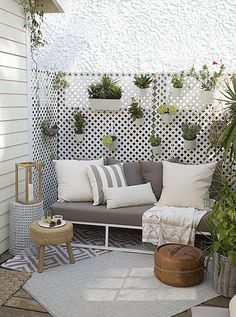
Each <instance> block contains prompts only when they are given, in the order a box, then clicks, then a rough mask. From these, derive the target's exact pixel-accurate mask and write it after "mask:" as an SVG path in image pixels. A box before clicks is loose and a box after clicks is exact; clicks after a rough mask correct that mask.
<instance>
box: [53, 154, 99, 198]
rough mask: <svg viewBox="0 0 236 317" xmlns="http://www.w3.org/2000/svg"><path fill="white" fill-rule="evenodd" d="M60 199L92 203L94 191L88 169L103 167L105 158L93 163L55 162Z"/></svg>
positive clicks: (92, 161) (76, 161) (75, 161)
mask: <svg viewBox="0 0 236 317" xmlns="http://www.w3.org/2000/svg"><path fill="white" fill-rule="evenodd" d="M53 162H54V164H55V169H56V174H57V182H58V199H59V200H61V201H92V200H93V196H92V190H91V186H90V182H89V179H88V176H87V170H86V167H87V166H89V165H90V164H93V165H103V158H101V159H99V160H91V161H78V160H55V161H53Z"/></svg>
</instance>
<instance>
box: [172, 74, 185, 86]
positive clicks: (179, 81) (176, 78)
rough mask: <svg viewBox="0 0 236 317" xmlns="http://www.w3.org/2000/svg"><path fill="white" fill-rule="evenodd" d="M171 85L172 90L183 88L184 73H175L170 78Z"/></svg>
mask: <svg viewBox="0 0 236 317" xmlns="http://www.w3.org/2000/svg"><path fill="white" fill-rule="evenodd" d="M171 83H172V86H173V87H174V88H183V85H184V71H182V72H180V73H175V74H173V75H172V77H171Z"/></svg>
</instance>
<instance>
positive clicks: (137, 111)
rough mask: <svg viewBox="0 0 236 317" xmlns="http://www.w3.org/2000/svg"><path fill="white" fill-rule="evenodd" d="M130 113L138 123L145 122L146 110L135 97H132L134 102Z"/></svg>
mask: <svg viewBox="0 0 236 317" xmlns="http://www.w3.org/2000/svg"><path fill="white" fill-rule="evenodd" d="M128 113H129V114H130V117H131V119H132V120H133V122H134V123H135V124H136V125H142V124H143V117H144V111H143V108H142V106H141V105H140V104H139V102H138V101H137V100H136V99H135V98H132V103H131V105H130V107H129V109H128Z"/></svg>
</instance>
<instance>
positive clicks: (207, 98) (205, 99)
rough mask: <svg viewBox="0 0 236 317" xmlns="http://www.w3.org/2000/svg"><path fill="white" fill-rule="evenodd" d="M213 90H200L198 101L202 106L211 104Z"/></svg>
mask: <svg viewBox="0 0 236 317" xmlns="http://www.w3.org/2000/svg"><path fill="white" fill-rule="evenodd" d="M214 93H215V91H214V90H200V101H201V103H202V104H203V105H209V104H212V103H213V99H214Z"/></svg>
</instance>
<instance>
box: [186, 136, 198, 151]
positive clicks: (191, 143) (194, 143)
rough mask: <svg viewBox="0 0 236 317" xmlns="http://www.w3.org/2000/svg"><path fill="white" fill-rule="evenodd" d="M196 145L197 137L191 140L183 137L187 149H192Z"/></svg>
mask: <svg viewBox="0 0 236 317" xmlns="http://www.w3.org/2000/svg"><path fill="white" fill-rule="evenodd" d="M196 145H197V139H195V140H191V141H190V140H185V139H184V146H185V148H186V149H187V150H194V149H195V147H196Z"/></svg>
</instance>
